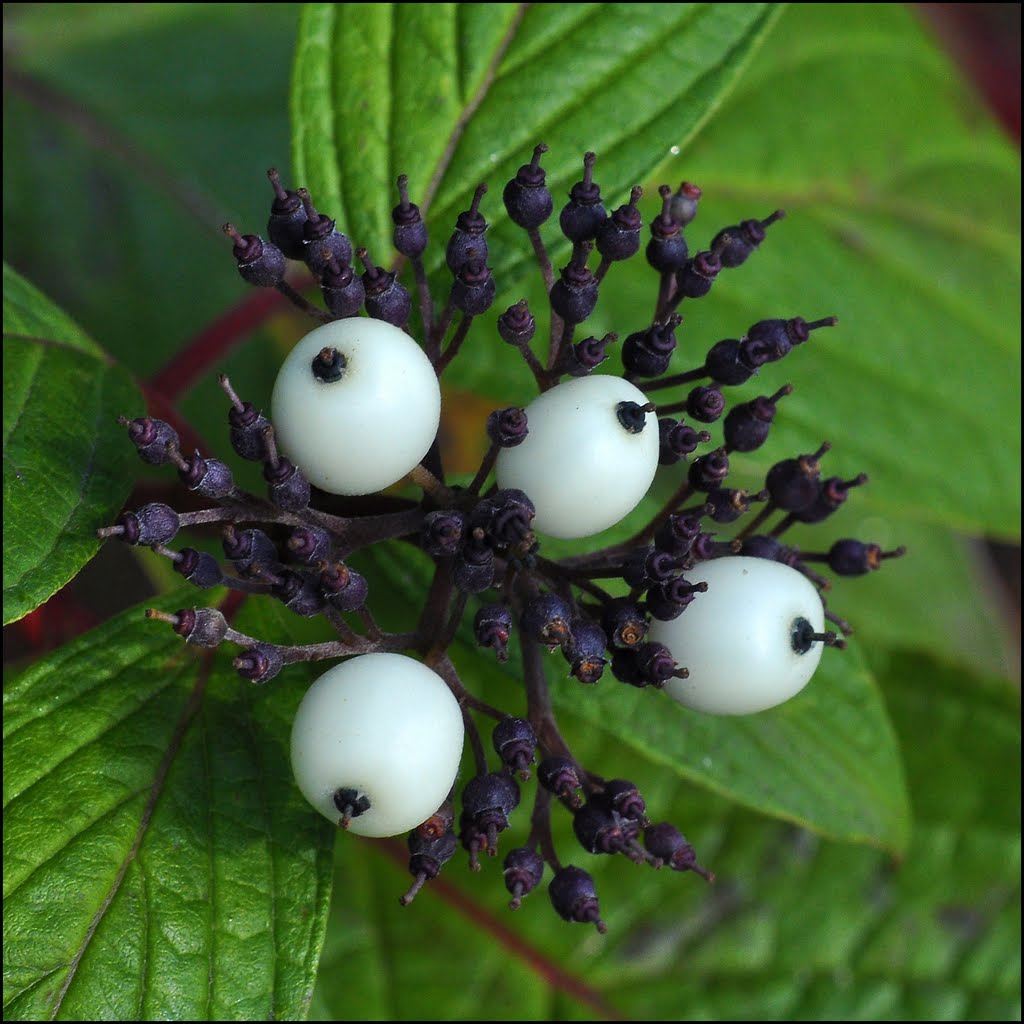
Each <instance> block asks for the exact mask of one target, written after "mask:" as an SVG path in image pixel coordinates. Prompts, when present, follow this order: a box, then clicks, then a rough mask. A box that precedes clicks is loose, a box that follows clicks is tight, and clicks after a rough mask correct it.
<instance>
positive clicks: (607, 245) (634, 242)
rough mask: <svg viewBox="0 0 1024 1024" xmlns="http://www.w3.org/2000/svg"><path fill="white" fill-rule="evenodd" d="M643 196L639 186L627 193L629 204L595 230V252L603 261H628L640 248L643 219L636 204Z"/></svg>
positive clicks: (621, 207)
mask: <svg viewBox="0 0 1024 1024" xmlns="http://www.w3.org/2000/svg"><path fill="white" fill-rule="evenodd" d="M643 194H644V190H643V189H642V188H640V186H639V185H636V186H634V187H633V189H632V191H631V192H630V193H629V202H628V203H626V204H625V205H623V206H620V207H619V208H618V209H617V210H615V211H614V212H613V213H612V215H611V216H610V217H608V218H607V219H606V220H605V221H603V222H602V223H601V226H600V227H599V228H598V229H597V238H596V241H597V251H598V252H599V253H600V254H601V256H602V257H603V259H605V260H628V259H629V257H630V256H632V255H634V254H635V253H636V251H637V250H638V249H639V248H640V229H641V228H642V227H643V223H644V222H643V217H641V216H640V210H639V209H638V208H637V205H636V204H637V203H638V202H640V197H641V196H642V195H643Z"/></svg>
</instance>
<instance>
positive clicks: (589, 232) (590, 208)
mask: <svg viewBox="0 0 1024 1024" xmlns="http://www.w3.org/2000/svg"><path fill="white" fill-rule="evenodd" d="M596 160H597V157H596V156H595V155H594V154H593V153H586V154H584V157H583V180H582V181H578V182H576V184H575V185H573V187H572V189H571V190H570V192H569V202H568V203H567V204H566V205H565V206H564V207H562V212H561V213H560V214H559V215H558V223H559V225H560V227H561V228H562V234H564V235H565V237H566V238H568V239H569V241H570V242H574V243H575V242H586V241H590V240H592V239H593V238H595V237H596V236H597V232H598V230H599V229H600V227H601V225H602V224H603V223H604V221H605V218H606V217H607V216H608V214H607V212H606V211H605V208H604V205H603V203H602V202H601V189H600V187H599V186H598V185H596V184H595V183H594V180H593V177H594V163H595V162H596Z"/></svg>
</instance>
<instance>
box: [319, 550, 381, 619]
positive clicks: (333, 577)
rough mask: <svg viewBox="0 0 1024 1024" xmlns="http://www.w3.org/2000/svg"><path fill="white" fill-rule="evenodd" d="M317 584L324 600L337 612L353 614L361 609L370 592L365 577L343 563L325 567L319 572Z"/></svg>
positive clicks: (334, 563)
mask: <svg viewBox="0 0 1024 1024" xmlns="http://www.w3.org/2000/svg"><path fill="white" fill-rule="evenodd" d="M319 583H320V590H321V592H322V593H323V596H324V599H325V600H326V601H327V603H328V604H329V605H331V607H333V608H336V609H337V610H338V611H339V612H354V611H356V610H357V609H359V608H362V607H363V605H364V604H366V598H367V596H368V595H369V591H370V586H369V584H368V583H367V581H366V577H365V576H363V575H362V574H361V573H358V572H356V571H355V570H354V569H350V568H349V567H348V566H347V565H345V564H344V563H343V562H333V563H331V564H330V565H325V566H324V568H323V569H322V570H321V572H320V580H319Z"/></svg>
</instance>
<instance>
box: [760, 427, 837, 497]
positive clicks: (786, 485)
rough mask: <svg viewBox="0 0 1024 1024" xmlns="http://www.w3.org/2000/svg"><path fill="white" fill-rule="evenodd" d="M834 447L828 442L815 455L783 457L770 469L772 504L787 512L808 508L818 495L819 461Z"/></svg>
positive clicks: (767, 481) (767, 483)
mask: <svg viewBox="0 0 1024 1024" xmlns="http://www.w3.org/2000/svg"><path fill="white" fill-rule="evenodd" d="M831 447H832V446H831V445H830V444H829V443H828V442H827V441H826V442H825V443H824V444H823V445H822V446H821V447H820V448H819V449H818V450H817V451H816V452H814V454H812V455H800V456H798V457H797V458H795V459H783V461H782V462H776V463H775V465H774V466H772V468H771V469H769V470H768V476H767V477H766V478H765V487H766V488H767V490H768V493H769V495H770V496H771V500H772V503H773V504H775V505H776V506H777V507H778V508H781V509H785V510H786V511H787V512H799V511H800V509H802V508H807V506H808V505H810V504H811V503H812V502H813V501H814V500H815V498H817V496H818V476H819V474H820V473H821V465H820V463H819V460H820V459H821V457H822V455H824V454H825V452H827V451H828V450H829V449H830V448H831Z"/></svg>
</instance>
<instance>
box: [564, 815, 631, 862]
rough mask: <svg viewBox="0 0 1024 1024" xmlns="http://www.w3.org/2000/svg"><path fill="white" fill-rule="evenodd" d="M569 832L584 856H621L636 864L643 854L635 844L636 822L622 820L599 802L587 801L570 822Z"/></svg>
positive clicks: (622, 818)
mask: <svg viewBox="0 0 1024 1024" xmlns="http://www.w3.org/2000/svg"><path fill="white" fill-rule="evenodd" d="M572 828H573V832H575V833H576V839H577V840H578V841H579V844H580V846H582V847H583V849H584V850H586V851H587V853H624V854H625V855H626V856H627V857H629V859H630V860H635V861H637V862H638V863H639V862H640V861H642V860H644V852H643V850H642V849H641V848H640V844H639V843H638V842H637V836H639V834H640V823H639V822H638V821H633V820H631V819H629V818H624V817H623V816H622V815H621V814H619V813H618V812H617V811H614V810H612V809H611V808H610V807H608V806H607V805H606V804H605V803H604V802H603V801H601V800H588V801H587V802H586V803H585V804H584V805H583V806H582V807H581V808H579V810H577V811H576V813H575V814H574V815H573V819H572Z"/></svg>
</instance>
